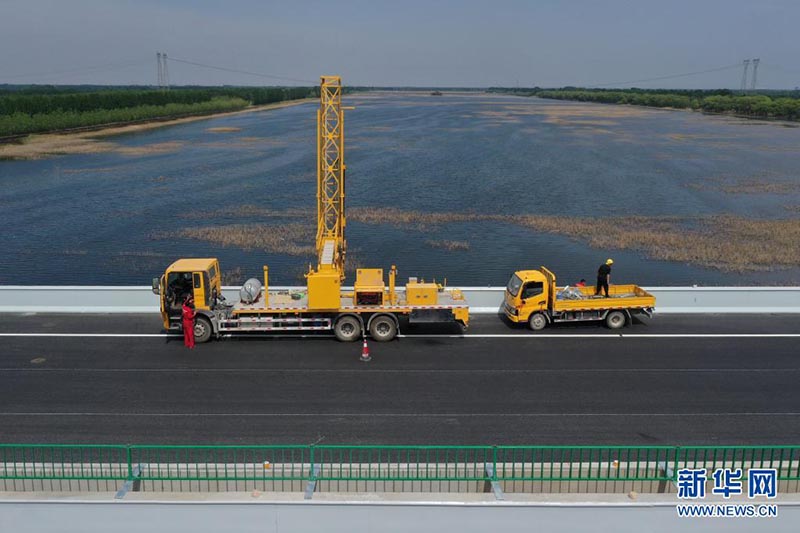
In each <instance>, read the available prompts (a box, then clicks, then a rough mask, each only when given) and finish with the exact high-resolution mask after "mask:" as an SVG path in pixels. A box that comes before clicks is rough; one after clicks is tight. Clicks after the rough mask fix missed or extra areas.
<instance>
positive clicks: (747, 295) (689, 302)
mask: <svg viewBox="0 0 800 533" xmlns="http://www.w3.org/2000/svg"><path fill="white" fill-rule="evenodd" d="M271 289H283V290H293V291H302V290H305V288H304V287H271ZM645 289H646V290H647V291H649V292H651V293H652V294H654V295H655V297H656V312H657V313H800V287H645ZM461 290H462V291H463V292H464V296H465V297H466V299H467V302H468V303H469V305H470V309H471V312H472V313H476V314H491V313H496V312H498V310H499V308H500V304H501V302H502V300H503V291H504V288H502V287H461ZM223 294H224V295H225V297H226V298H227V299H228V300H230V301H238V299H239V287H224V288H223ZM157 312H158V297H157V296H156V295H155V294H153V292H152V291H151V289H150V287H146V286H118V287H115V286H76V285H73V286H23V285H7V286H0V313H157Z"/></svg>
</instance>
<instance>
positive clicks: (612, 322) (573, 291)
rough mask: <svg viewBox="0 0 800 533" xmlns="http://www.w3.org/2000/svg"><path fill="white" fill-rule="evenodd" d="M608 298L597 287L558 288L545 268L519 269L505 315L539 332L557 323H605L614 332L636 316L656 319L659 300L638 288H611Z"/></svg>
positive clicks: (508, 293)
mask: <svg viewBox="0 0 800 533" xmlns="http://www.w3.org/2000/svg"><path fill="white" fill-rule="evenodd" d="M608 296H609V297H608V298H606V297H605V296H597V295H595V294H594V287H569V286H568V287H564V288H563V289H560V290H559V288H558V287H557V286H556V276H555V274H553V273H552V272H550V271H549V270H547V269H546V268H545V267H541V268H540V269H539V270H519V271H517V272H515V273H514V274H513V275H512V276H511V279H510V280H509V282H508V285H507V286H506V291H505V297H504V301H503V312H504V313H505V315H506V317H507V318H508V319H509V320H511V321H512V322H517V323H526V324H528V326H529V327H530V328H531V329H532V330H534V331H539V330H542V329H544V328H545V327H547V325H548V324H553V323H557V322H580V321H589V320H595V321H605V323H606V325H607V326H608V327H609V328H611V329H619V328H621V327H623V326H625V325H626V324H630V323H631V320H632V317H633V315H636V314H644V315H647V316H648V317H650V316H653V310H654V308H655V305H656V298H655V296H653V295H652V294H650V293H648V292H647V291H645V290H644V289H642V288H641V287H639V286H637V285H611V287H609V292H608Z"/></svg>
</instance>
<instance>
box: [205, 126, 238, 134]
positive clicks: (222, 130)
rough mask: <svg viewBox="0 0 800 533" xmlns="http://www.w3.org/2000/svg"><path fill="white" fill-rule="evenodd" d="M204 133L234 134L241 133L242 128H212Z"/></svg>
mask: <svg viewBox="0 0 800 533" xmlns="http://www.w3.org/2000/svg"><path fill="white" fill-rule="evenodd" d="M206 131H207V132H209V133H234V132H237V131H242V128H236V127H234V126H216V127H214V128H206Z"/></svg>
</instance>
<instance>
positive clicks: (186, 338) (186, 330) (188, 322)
mask: <svg viewBox="0 0 800 533" xmlns="http://www.w3.org/2000/svg"><path fill="white" fill-rule="evenodd" d="M195 316H197V313H196V312H195V310H194V298H192V297H191V296H190V297H188V298H186V300H184V302H183V345H184V346H186V347H187V348H194V317H195Z"/></svg>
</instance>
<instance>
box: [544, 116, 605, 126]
mask: <svg viewBox="0 0 800 533" xmlns="http://www.w3.org/2000/svg"><path fill="white" fill-rule="evenodd" d="M543 122H545V123H546V124H558V125H563V126H587V127H594V126H619V122H616V121H614V120H591V119H582V118H576V119H567V118H562V117H547V118H546V119H544V120H543Z"/></svg>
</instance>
